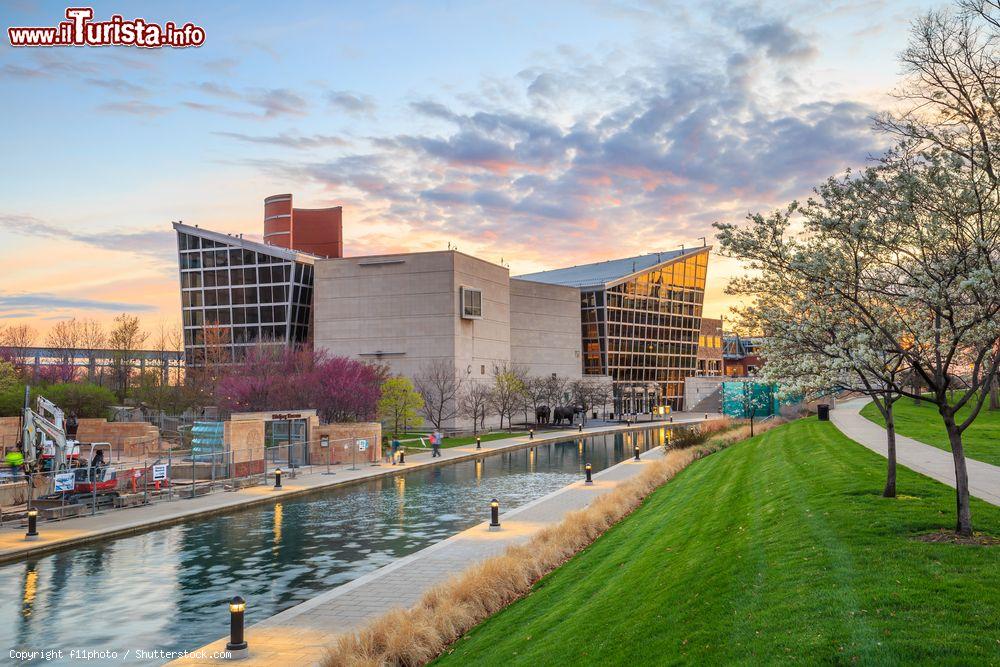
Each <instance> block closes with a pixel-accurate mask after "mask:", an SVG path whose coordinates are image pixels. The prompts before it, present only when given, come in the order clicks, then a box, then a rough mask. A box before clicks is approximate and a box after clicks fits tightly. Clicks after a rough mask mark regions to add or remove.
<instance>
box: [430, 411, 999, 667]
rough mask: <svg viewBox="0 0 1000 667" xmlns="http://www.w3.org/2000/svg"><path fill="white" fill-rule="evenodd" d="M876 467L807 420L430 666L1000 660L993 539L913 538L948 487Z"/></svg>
mask: <svg viewBox="0 0 1000 667" xmlns="http://www.w3.org/2000/svg"><path fill="white" fill-rule="evenodd" d="M884 468H885V465H884V459H882V458H881V457H879V456H877V455H876V454H874V453H872V452H870V451H868V450H866V449H864V448H863V447H861V446H860V445H857V444H856V443H854V442H852V441H850V440H848V439H846V438H845V437H844V436H842V435H841V434H840V433H839V431H837V430H836V429H835V427H833V426H832V425H831V424H830V423H828V422H827V423H821V422H818V421H815V420H809V421H799V422H794V423H792V424H788V425H786V426H783V427H780V428H777V429H774V430H772V431H769V432H768V433H766V434H764V435H762V436H758V437H757V438H755V439H753V440H749V441H746V442H744V443H741V444H739V445H736V446H734V447H732V448H730V449H727V450H725V451H722V452H720V453H717V454H713V455H712V456H710V457H708V458H706V459H704V460H701V461H698V462H696V463H694V464H693V465H691V466H690V467H689V468H688V469H687V470H685V471H684V472H682V473H681V474H680V475H679V476H678V477H677V478H676V479H675V480H674V481H672V482H671V483H669V484H667V485H665V486H664V487H663V488H661V489H659V490H658V491H657V492H655V493H654V494H653V495H652V496H651V497H650V498H649V499H648V500H647V501H646V503H645V504H644V505H643V506H642V507H641V508H640V509H639V510H638V511H636V512H635V513H634V514H633V515H632V516H630V517H629V518H628V519H626V520H625V521H623V522H622V523H620V524H619V525H618V526H616V527H614V528H613V529H611V530H610V531H608V533H606V534H605V535H604V536H602V537H601V538H600V539H598V540H597V541H596V542H595V543H594V544H593V545H592V546H591V547H590V548H588V549H586V550H585V551H583V552H581V553H580V554H578V555H577V556H576V557H575V558H573V559H572V560H570V561H569V562H567V563H566V564H565V565H563V566H562V567H561V568H559V569H558V570H556V571H555V572H554V573H552V574H551V575H549V576H548V577H546V578H544V579H543V580H542V581H540V582H539V583H538V584H537V585H536V587H535V589H534V591H533V592H532V594H531V595H529V596H528V597H526V598H524V599H522V600H520V601H519V602H517V603H515V604H513V605H511V606H510V607H508V608H507V609H506V610H504V611H502V612H500V613H499V614H497V615H495V616H493V617H492V618H491V619H489V620H488V621H486V622H485V623H483V624H482V625H480V626H479V627H477V628H475V629H474V630H473V631H472V632H471V633H469V635H468V636H466V637H464V638H463V639H460V640H459V641H458V642H456V644H455V645H454V646H453V647H452V652H451V653H449V654H446V655H444V656H442V657H441V658H440V659H439V660H438V663H436V664H443V665H477V666H478V665H578V664H588V665H589V664H603V665H635V666H638V665H654V664H655V665H661V664H670V663H678V662H699V663H705V664H730V663H741V664H760V663H777V662H783V663H784V662H798V663H819V662H837V663H841V662H843V663H846V662H857V661H860V662H862V663H866V664H908V663H915V662H922V663H934V664H989V663H993V664H996V663H1000V547H978V546H959V545H952V544H933V543H927V542H921V541H916V540H913V539H912V536H914V535H916V534H921V533H926V532H930V531H934V530H937V529H940V528H943V527H950V526H952V524H953V514H954V509H953V507H954V500H953V491H952V490H951V489H950V488H948V487H946V486H944V485H942V484H939V483H938V482H935V481H933V480H930V479H928V478H925V477H922V476H920V475H917V474H916V473H913V472H911V471H909V470H905V469H903V470H900V475H899V491H900V493H901V494H906V496H908V497H903V498H900V499H896V500H888V499H884V498H881V497H880V496H879V493H880V491H881V489H882V484H883V479H882V475H883V471H884ZM972 511H973V519H974V521H975V523H976V527H977V529H978V530H985V531H987V532H990V533H992V534H994V535H996V534H998V533H1000V508H996V507H993V506H991V505H987V504H986V503H983V502H980V501H976V500H974V501H973V506H972Z"/></svg>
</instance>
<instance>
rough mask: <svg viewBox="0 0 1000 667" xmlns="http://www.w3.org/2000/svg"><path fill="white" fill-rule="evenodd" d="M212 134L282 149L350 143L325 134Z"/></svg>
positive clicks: (345, 144)
mask: <svg viewBox="0 0 1000 667" xmlns="http://www.w3.org/2000/svg"><path fill="white" fill-rule="evenodd" d="M212 134H215V135H218V136H220V137H226V138H228V139H235V140H237V141H243V142H246V143H251V144H267V145H272V146H281V147H282V148H294V149H309V148H324V147H327V146H347V145H349V143H350V142H348V141H346V140H345V139H342V138H340V137H335V136H331V135H327V134H313V135H291V134H277V135H268V136H255V135H249V134H242V133H240V132H213V133H212Z"/></svg>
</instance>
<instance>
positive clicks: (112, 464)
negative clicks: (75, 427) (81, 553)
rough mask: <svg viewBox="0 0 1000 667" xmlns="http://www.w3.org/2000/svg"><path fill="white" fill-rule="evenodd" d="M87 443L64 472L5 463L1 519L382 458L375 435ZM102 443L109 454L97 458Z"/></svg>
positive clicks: (167, 497)
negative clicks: (137, 445) (243, 442)
mask: <svg viewBox="0 0 1000 667" xmlns="http://www.w3.org/2000/svg"><path fill="white" fill-rule="evenodd" d="M362 447H364V448H363V449H362ZM85 448H86V449H87V451H83V449H84V448H81V453H80V455H79V457H78V458H77V460H75V461H73V462H72V465H71V467H70V468H68V469H66V470H64V471H62V472H60V473H56V472H54V471H40V472H34V473H30V474H25V473H24V472H23V471H21V470H12V469H10V468H9V467H7V466H3V467H0V527H2V526H5V525H6V526H10V525H11V524H12V523H15V524H20V523H22V522H23V521H24V520H25V517H26V514H27V511H28V510H29V509H34V510H37V511H38V519H39V521H63V520H67V519H72V518H74V517H80V516H92V515H96V514H99V513H107V512H114V511H117V510H121V509H127V508H130V507H137V506H143V505H150V504H155V503H163V502H183V501H185V500H189V499H192V498H197V497H199V496H204V495H206V494H211V493H220V492H223V493H224V492H232V491H238V490H240V489H243V488H247V487H252V486H260V485H271V484H273V483H274V481H275V471H276V470H281V475H282V478H283V479H295V478H296V477H297V476H298V475H300V474H309V473H316V474H319V473H325V474H331V475H333V474H336V473H337V472H338V471H343V470H345V469H358V468H360V467H362V466H368V465H378V464H379V460H378V458H377V451H378V449H377V443H370V442H369V443H366V444H365V445H360V444H359V442H358V440H357V439H355V438H341V439H333V440H331V439H329V438H326V437H324V438H320V439H317V440H313V441H303V442H292V443H287V444H279V445H274V446H267V447H264V448H263V451H262V450H261V448H260V447H257V448H254V449H235V450H224V451H217V452H205V451H200V450H194V449H192V448H191V446H190V437H189V436H188V437H185V434H184V433H183V431H181V432H174V433H165V434H163V437H161V440H160V450H159V451H148V450H147V452H146V454H145V456H142V457H132V458H125V457H119V456H118V454H117V453H116V452H115V451H114V450H112V449H111V447H110V445H108V443H93V445H90V444H88V445H86V446H85ZM98 451H101V452H103V453H104V455H103V456H102V457H100V459H99V460H96V461H95V460H94V456H96V452H98Z"/></svg>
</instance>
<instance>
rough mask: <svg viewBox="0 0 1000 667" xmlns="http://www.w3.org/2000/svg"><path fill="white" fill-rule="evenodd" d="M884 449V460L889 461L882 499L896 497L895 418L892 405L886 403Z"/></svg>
mask: <svg viewBox="0 0 1000 667" xmlns="http://www.w3.org/2000/svg"><path fill="white" fill-rule="evenodd" d="M885 447H886V458H887V459H888V460H889V463H888V468H887V469H886V475H885V489H883V490H882V497H883V498H895V497H896V418H895V416H894V415H893V412H892V403H891V402H889V401H886V410H885Z"/></svg>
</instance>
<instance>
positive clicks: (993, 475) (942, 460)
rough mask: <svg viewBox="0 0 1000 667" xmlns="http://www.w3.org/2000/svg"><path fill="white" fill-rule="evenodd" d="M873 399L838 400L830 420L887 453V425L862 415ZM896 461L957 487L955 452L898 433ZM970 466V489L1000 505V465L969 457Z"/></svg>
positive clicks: (989, 501) (968, 463)
mask: <svg viewBox="0 0 1000 667" xmlns="http://www.w3.org/2000/svg"><path fill="white" fill-rule="evenodd" d="M869 400H870V399H867V398H858V399H853V400H850V401H846V402H844V403H838V404H837V407H836V409H834V410H831V411H830V421H832V422H833V424H834V425H835V426H836V427H837V428H838V429H840V432H841V433H843V434H844V435H846V436H847V437H848V438H850V439H851V440H854V441H855V442H858V443H860V444H862V445H864V446H865V447H867V448H868V449H870V450H872V451H873V452H876V453H878V454H881V455H882V456H887V453H886V445H885V429H884V428H882V427H881V426H879V425H878V424H876V423H874V422H872V421H869V420H868V419H866V418H864V417H862V416H861V414H860V412H861V408H863V407H864V406H865V405H867V404H868V403H869ZM896 461H897V462H898V463H899V465H903V466H906V467H907V468H909V469H910V470H915V471H917V472H919V473H921V474H923V475H927V476H928V477H930V478H932V479H936V480H937V481H939V482H942V483H944V484H947V485H948V486H950V487H952V488H955V464H954V463H953V462H952V458H951V452H946V451H945V450H943V449H938V448H937V447H932V446H931V445H927V444H924V443H922V442H919V441H917V440H914V439H913V438H907V437H906V436H904V435H900V434H899V433H898V432H897V433H896ZM966 465H967V467H968V470H969V493H971V494H972V495H973V496H975V497H977V498H982V499H983V500H985V501H986V502H988V503H990V504H993V505H1000V467H998V466H994V465H990V464H989V463H983V462H982V461H975V460H973V459H968V458H967V459H966Z"/></svg>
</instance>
